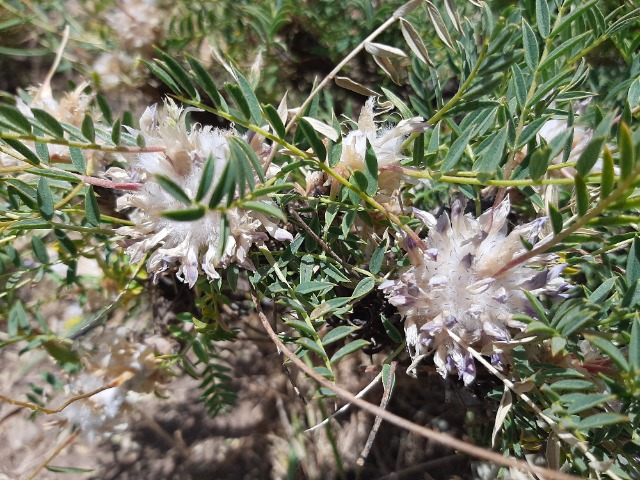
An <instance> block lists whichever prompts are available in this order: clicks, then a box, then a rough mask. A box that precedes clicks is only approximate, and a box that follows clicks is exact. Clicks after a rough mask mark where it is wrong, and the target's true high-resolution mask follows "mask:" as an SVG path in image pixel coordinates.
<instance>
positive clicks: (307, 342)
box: [296, 337, 327, 358]
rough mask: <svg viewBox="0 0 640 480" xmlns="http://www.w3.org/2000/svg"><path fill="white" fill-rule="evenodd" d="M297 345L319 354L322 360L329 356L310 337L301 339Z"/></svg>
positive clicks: (297, 341)
mask: <svg viewBox="0 0 640 480" xmlns="http://www.w3.org/2000/svg"><path fill="white" fill-rule="evenodd" d="M296 343H297V344H298V345H300V346H302V347H304V348H306V349H307V350H311V351H312V352H315V353H317V354H318V355H320V356H321V357H322V358H326V357H327V354H326V353H325V351H324V349H323V348H322V347H321V346H320V345H318V344H317V343H316V342H314V341H313V340H311V339H310V338H308V337H300V338H298V339H297V340H296Z"/></svg>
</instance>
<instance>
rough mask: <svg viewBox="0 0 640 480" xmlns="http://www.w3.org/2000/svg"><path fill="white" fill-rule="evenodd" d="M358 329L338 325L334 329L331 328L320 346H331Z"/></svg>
mask: <svg viewBox="0 0 640 480" xmlns="http://www.w3.org/2000/svg"><path fill="white" fill-rule="evenodd" d="M359 328H360V327H355V326H352V325H340V326H338V327H336V328H333V329H331V330H329V332H327V334H326V335H325V336H324V338H323V339H322V345H324V346H325V347H326V346H327V345H331V344H332V343H334V342H337V341H338V340H342V339H343V338H345V337H348V336H349V335H351V334H352V333H353V332H355V331H356V330H358V329H359Z"/></svg>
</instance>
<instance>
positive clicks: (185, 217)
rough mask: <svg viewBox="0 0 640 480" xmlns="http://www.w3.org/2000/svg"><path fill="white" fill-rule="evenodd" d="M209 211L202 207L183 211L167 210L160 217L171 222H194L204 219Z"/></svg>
mask: <svg viewBox="0 0 640 480" xmlns="http://www.w3.org/2000/svg"><path fill="white" fill-rule="evenodd" d="M205 213H207V210H206V208H205V207H203V206H202V205H199V206H197V207H195V208H184V209H182V210H167V211H165V212H162V213H161V214H160V216H162V217H164V218H168V219H169V220H175V221H177V222H193V221H195V220H199V219H201V218H202V217H204V215H205Z"/></svg>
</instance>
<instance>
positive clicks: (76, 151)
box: [69, 147, 87, 173]
mask: <svg viewBox="0 0 640 480" xmlns="http://www.w3.org/2000/svg"><path fill="white" fill-rule="evenodd" d="M69 155H70V157H71V163H73V166H74V167H76V170H77V171H78V173H85V172H86V171H87V161H86V160H85V158H84V152H83V151H82V149H80V148H78V147H69Z"/></svg>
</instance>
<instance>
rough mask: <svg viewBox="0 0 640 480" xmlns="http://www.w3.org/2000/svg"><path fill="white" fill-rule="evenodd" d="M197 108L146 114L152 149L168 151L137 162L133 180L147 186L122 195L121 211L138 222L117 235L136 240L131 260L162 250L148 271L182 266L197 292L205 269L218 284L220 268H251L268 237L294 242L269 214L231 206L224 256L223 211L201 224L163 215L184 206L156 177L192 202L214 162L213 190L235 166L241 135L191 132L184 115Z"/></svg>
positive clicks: (182, 275)
mask: <svg viewBox="0 0 640 480" xmlns="http://www.w3.org/2000/svg"><path fill="white" fill-rule="evenodd" d="M190 110H193V109H187V110H183V109H182V108H180V107H178V106H177V105H176V104H175V103H174V102H173V101H171V100H168V101H167V102H166V103H165V105H164V107H163V108H160V109H157V108H156V106H155V105H154V106H153V107H149V108H147V110H146V111H145V112H144V114H143V115H142V118H141V119H140V128H141V133H142V135H143V136H144V138H145V143H146V145H147V146H148V147H161V148H162V149H163V151H162V152H147V153H142V154H139V155H138V156H137V157H136V159H135V160H134V162H133V165H132V168H131V169H130V171H129V176H130V178H131V180H133V181H139V182H140V183H141V189H140V190H138V191H136V192H133V193H129V194H127V195H124V196H123V197H121V198H120V199H119V200H118V208H120V209H123V208H127V207H134V208H136V209H137V212H136V214H135V220H134V221H135V223H136V225H135V226H133V227H123V228H120V229H119V230H118V233H119V234H122V235H128V236H130V237H131V238H132V244H131V245H129V247H128V248H127V253H128V254H129V255H131V262H132V263H134V262H137V261H139V260H140V259H142V257H143V256H144V255H145V254H146V253H147V252H149V251H151V250H152V249H154V248H156V247H158V248H157V249H156V250H155V251H154V252H153V254H151V256H150V257H149V260H148V262H147V269H148V270H149V272H151V273H153V274H154V275H156V276H157V275H158V274H160V273H162V272H164V271H165V270H167V269H169V268H170V266H172V265H174V264H177V265H178V273H177V276H178V278H179V279H180V280H182V281H183V282H185V283H187V284H189V286H190V287H192V286H193V285H194V284H195V283H196V280H197V279H198V276H199V274H200V272H204V273H205V274H206V275H207V277H209V278H211V279H215V278H219V274H218V273H217V271H216V269H217V268H219V267H222V268H224V267H226V266H227V265H229V264H230V263H237V264H238V265H240V266H241V267H244V268H247V269H252V268H253V264H252V263H251V260H250V259H249V257H248V253H249V249H250V248H251V246H252V245H253V244H260V243H262V242H264V241H265V240H267V239H268V238H269V235H270V236H272V237H273V238H275V239H276V240H292V239H293V237H292V235H291V234H290V233H289V232H287V231H286V230H284V229H282V228H279V227H278V226H277V224H276V223H275V222H273V221H271V220H270V219H269V218H267V217H266V216H265V215H262V214H259V213H255V212H247V211H244V210H240V209H237V208H230V209H228V210H227V212H226V218H227V221H228V223H229V231H230V234H229V236H228V237H227V238H226V241H225V242H224V244H225V249H224V251H223V252H219V249H220V246H221V242H222V235H223V234H224V233H223V232H222V231H221V220H222V213H220V212H219V211H213V210H209V211H207V212H206V213H205V215H204V216H202V217H201V218H199V219H197V220H194V221H175V220H171V219H168V218H165V217H163V216H161V213H162V212H164V211H168V210H179V209H183V208H185V207H184V205H183V204H181V203H180V202H179V201H178V200H176V199H175V198H174V197H173V196H171V195H170V194H169V193H167V192H166V191H165V190H164V189H163V188H162V187H161V186H160V184H159V183H158V182H157V181H156V180H155V175H163V176H165V177H167V178H169V179H171V180H172V181H173V182H174V183H176V184H177V185H178V186H179V187H180V188H181V189H182V190H183V191H184V192H185V193H186V194H187V195H188V196H189V198H194V197H195V195H196V192H197V190H198V186H199V183H200V179H201V177H202V171H203V167H204V164H205V162H206V161H207V159H208V158H212V159H213V161H214V179H213V185H216V184H217V182H218V181H219V179H220V176H221V174H222V172H223V171H224V168H225V166H226V165H227V163H228V162H229V158H230V147H229V143H228V138H229V137H230V136H232V135H236V133H235V132H234V131H232V130H219V129H213V128H212V127H210V126H204V127H202V126H199V125H195V126H193V127H192V128H191V130H188V129H187V127H186V124H185V116H186V114H187V113H188V112H189V111H190ZM115 173H116V174H118V173H122V172H115ZM213 190H214V188H211V189H210V192H209V194H208V196H207V197H205V198H204V199H203V203H205V204H206V203H207V202H208V199H209V198H210V196H211V194H212V192H213Z"/></svg>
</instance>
